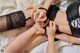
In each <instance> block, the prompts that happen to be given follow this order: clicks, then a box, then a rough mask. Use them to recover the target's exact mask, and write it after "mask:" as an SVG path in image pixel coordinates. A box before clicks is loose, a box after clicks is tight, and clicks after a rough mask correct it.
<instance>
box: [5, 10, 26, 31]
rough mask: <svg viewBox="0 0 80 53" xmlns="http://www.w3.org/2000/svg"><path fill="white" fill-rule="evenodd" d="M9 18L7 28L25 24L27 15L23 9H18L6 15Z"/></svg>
mask: <svg viewBox="0 0 80 53" xmlns="http://www.w3.org/2000/svg"><path fill="white" fill-rule="evenodd" d="M6 19H7V28H8V30H9V29H15V28H19V27H23V26H25V23H26V22H25V21H26V19H25V16H24V13H23V12H22V11H17V12H14V13H11V14H8V15H6Z"/></svg>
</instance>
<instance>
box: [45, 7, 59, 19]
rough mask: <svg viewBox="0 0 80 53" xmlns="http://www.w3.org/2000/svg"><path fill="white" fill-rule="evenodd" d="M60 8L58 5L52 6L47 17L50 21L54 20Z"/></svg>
mask: <svg viewBox="0 0 80 53" xmlns="http://www.w3.org/2000/svg"><path fill="white" fill-rule="evenodd" d="M58 10H59V8H58V7H57V6H56V5H51V6H50V7H49V9H48V11H47V14H46V15H47V17H48V19H49V20H54V18H55V16H56V14H57V12H58Z"/></svg>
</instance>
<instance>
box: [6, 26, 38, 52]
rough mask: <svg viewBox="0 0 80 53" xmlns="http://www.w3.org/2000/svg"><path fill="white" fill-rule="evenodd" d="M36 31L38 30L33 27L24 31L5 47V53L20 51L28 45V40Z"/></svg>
mask: <svg viewBox="0 0 80 53" xmlns="http://www.w3.org/2000/svg"><path fill="white" fill-rule="evenodd" d="M36 31H37V30H36V29H34V28H33V27H32V28H30V29H29V30H27V31H25V32H24V33H22V34H20V35H19V36H18V37H16V38H15V40H14V41H13V42H11V43H10V44H9V45H8V46H7V47H6V48H5V53H19V52H20V51H21V50H23V49H24V48H25V47H26V45H27V43H28V41H29V40H30V38H31V37H32V35H33V34H34V33H35V32H36Z"/></svg>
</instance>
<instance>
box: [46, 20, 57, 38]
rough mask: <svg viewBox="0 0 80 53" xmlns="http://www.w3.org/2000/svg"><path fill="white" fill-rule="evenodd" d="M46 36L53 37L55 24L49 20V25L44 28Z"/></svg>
mask: <svg viewBox="0 0 80 53" xmlns="http://www.w3.org/2000/svg"><path fill="white" fill-rule="evenodd" d="M46 30H47V35H48V37H55V36H54V35H55V32H56V25H55V23H54V22H53V21H50V22H49V26H47V28H46Z"/></svg>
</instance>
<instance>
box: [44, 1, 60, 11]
mask: <svg viewBox="0 0 80 53" xmlns="http://www.w3.org/2000/svg"><path fill="white" fill-rule="evenodd" d="M60 2H61V0H46V2H45V4H44V8H46V9H47V10H48V8H49V7H50V5H51V4H52V3H54V5H56V4H58V3H60Z"/></svg>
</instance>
